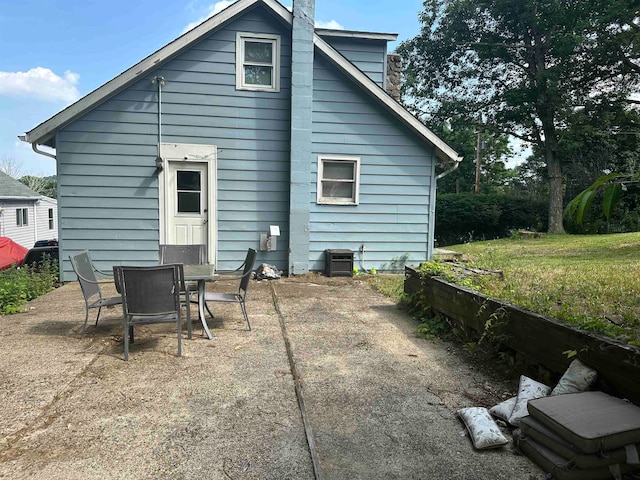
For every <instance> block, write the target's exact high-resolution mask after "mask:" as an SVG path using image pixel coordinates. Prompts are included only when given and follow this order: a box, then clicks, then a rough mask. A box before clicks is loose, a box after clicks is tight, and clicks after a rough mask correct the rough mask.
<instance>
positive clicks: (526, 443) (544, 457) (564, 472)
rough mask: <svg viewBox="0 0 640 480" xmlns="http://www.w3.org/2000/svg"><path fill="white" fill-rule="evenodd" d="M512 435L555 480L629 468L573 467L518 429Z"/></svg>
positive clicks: (593, 477)
mask: <svg viewBox="0 0 640 480" xmlns="http://www.w3.org/2000/svg"><path fill="white" fill-rule="evenodd" d="M513 437H514V440H515V443H516V445H517V447H518V448H519V449H520V450H521V451H522V453H524V454H525V455H526V456H527V457H529V458H530V459H531V460H533V462H534V463H535V464H536V465H538V466H539V467H540V468H542V469H543V470H544V471H545V472H547V473H549V474H551V475H553V478H554V479H557V480H600V479H603V480H604V479H609V478H611V477H612V471H611V470H610V468H612V469H614V470H613V471H616V470H615V469H617V468H620V470H619V471H620V472H621V473H624V472H627V471H629V470H631V467H629V466H628V465H621V466H619V467H618V466H617V465H615V466H613V465H612V466H610V467H597V468H592V469H580V468H575V467H574V465H573V464H572V463H571V461H570V460H567V459H566V458H564V457H562V456H561V455H558V454H557V453H555V452H554V451H552V450H551V449H549V448H547V447H545V446H544V445H542V444H540V443H538V442H536V441H535V440H533V439H532V438H531V437H528V436H526V435H524V434H523V433H522V432H521V431H520V429H516V430H514V432H513Z"/></svg>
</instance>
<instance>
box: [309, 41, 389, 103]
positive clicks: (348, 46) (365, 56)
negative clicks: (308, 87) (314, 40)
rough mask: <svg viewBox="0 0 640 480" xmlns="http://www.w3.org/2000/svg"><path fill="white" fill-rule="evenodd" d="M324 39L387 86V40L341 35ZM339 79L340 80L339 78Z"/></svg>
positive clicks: (375, 79) (370, 75) (373, 78)
mask: <svg viewBox="0 0 640 480" xmlns="http://www.w3.org/2000/svg"><path fill="white" fill-rule="evenodd" d="M323 40H325V41H326V42H327V43H328V44H329V45H331V46H332V47H333V48H335V49H336V50H337V51H338V52H340V53H341V54H342V56H344V57H345V58H346V59H347V60H349V61H350V62H351V63H353V64H354V65H355V66H356V67H358V68H359V69H360V70H362V71H363V72H364V73H365V74H366V75H367V76H368V77H369V78H370V79H371V80H373V81H374V82H376V83H377V84H378V85H379V86H380V87H382V88H384V87H385V83H386V72H387V41H386V40H367V39H357V38H341V37H323ZM338 81H340V80H339V79H338ZM314 98H315V97H314Z"/></svg>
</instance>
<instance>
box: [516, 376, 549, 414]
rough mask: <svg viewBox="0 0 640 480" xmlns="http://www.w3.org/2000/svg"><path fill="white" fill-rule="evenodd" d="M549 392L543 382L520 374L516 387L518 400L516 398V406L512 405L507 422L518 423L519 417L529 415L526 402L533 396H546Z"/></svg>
mask: <svg viewBox="0 0 640 480" xmlns="http://www.w3.org/2000/svg"><path fill="white" fill-rule="evenodd" d="M549 392H551V388H549V387H548V386H547V385H545V384H544V383H540V382H536V381H535V380H533V379H531V378H529V377H527V376H525V375H521V376H520V386H519V387H518V400H516V406H515V407H513V412H511V415H510V416H509V423H510V424H511V425H514V426H518V425H520V419H521V418H522V417H526V416H527V415H529V411H528V410H527V403H528V402H529V400H533V399H534V398H540V397H546V396H547V395H549Z"/></svg>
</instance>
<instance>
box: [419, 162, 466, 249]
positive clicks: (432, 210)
mask: <svg viewBox="0 0 640 480" xmlns="http://www.w3.org/2000/svg"><path fill="white" fill-rule="evenodd" d="M461 161H462V157H458V158H456V159H454V164H453V166H452V167H451V168H450V169H449V170H445V171H444V172H442V173H440V174H439V175H436V176H435V178H434V181H433V182H432V183H431V193H430V195H429V197H430V199H431V201H430V202H429V225H430V226H431V228H429V241H428V243H427V260H431V259H432V258H433V243H434V241H435V228H436V190H437V186H438V180H440V179H441V178H444V177H446V176H447V175H449V174H450V173H451V172H454V171H455V170H457V169H458V167H459V166H460V162H461ZM435 170H436V166H435V163H434V165H433V173H435Z"/></svg>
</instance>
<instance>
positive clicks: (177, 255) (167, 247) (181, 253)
mask: <svg viewBox="0 0 640 480" xmlns="http://www.w3.org/2000/svg"><path fill="white" fill-rule="evenodd" d="M171 263H182V264H183V265H205V264H206V263H207V246H206V245H203V244H196V245H172V244H161V245H160V264H161V265H166V264H171ZM186 287H187V290H188V294H187V292H186V291H182V292H181V293H183V294H185V295H186V298H187V299H188V302H189V303H198V298H197V297H196V298H195V299H193V298H191V295H194V294H195V295H197V294H198V282H187V284H186ZM185 308H187V309H188V303H185ZM205 308H206V309H207V311H208V313H209V315H211V316H213V314H212V313H211V310H209V307H208V306H207V305H206V304H205ZM190 326H191V323H189V338H191V330H190Z"/></svg>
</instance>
